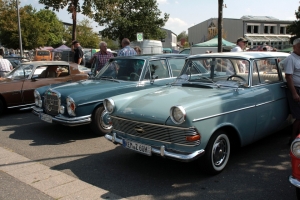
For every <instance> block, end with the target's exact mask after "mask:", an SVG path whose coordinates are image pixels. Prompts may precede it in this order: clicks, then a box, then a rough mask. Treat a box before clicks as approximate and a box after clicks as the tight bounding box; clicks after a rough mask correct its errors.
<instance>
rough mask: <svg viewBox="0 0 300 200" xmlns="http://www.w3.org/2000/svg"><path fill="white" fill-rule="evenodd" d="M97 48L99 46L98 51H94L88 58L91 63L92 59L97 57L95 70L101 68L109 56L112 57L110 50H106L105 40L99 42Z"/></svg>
mask: <svg viewBox="0 0 300 200" xmlns="http://www.w3.org/2000/svg"><path fill="white" fill-rule="evenodd" d="M99 48H100V51H99V52H97V53H95V54H94V55H93V57H92V58H91V60H90V63H93V61H94V60H95V59H97V61H98V63H97V68H96V71H97V72H98V71H100V70H101V69H102V68H103V66H104V65H105V63H107V62H108V61H109V59H110V58H113V57H114V55H113V54H112V53H111V52H109V51H107V43H106V42H104V41H102V42H100V44H99Z"/></svg>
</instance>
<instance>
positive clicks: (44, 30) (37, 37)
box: [0, 0, 63, 49]
mask: <svg viewBox="0 0 300 200" xmlns="http://www.w3.org/2000/svg"><path fill="white" fill-rule="evenodd" d="M19 10H20V21H21V31H22V44H23V47H24V48H25V49H34V48H37V47H41V46H46V45H49V46H56V45H58V44H59V43H60V41H61V40H62V33H63V24H62V22H60V21H59V20H58V18H57V16H56V15H55V13H53V12H52V11H49V10H40V11H38V12H37V10H36V9H34V8H33V7H32V6H31V5H26V6H24V7H21V8H20V9H19ZM0 15H1V16H2V17H1V18H0V27H1V31H0V38H5V40H3V41H1V42H2V44H3V45H5V46H6V47H8V48H14V49H17V48H19V34H18V24H17V22H18V20H17V10H16V5H15V0H9V1H5V3H3V4H2V7H0Z"/></svg>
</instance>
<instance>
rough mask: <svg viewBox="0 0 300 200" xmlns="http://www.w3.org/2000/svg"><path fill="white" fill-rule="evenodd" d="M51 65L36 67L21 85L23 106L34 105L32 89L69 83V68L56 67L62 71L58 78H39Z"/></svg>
mask: <svg viewBox="0 0 300 200" xmlns="http://www.w3.org/2000/svg"><path fill="white" fill-rule="evenodd" d="M51 66H53V65H42V66H37V67H36V68H35V69H34V71H33V72H32V75H31V78H29V79H26V80H25V81H24V84H23V88H22V97H23V103H24V104H31V103H34V95H33V92H34V89H36V88H38V87H42V86H45V85H52V84H57V83H63V82H69V81H71V80H72V78H71V76H70V75H69V66H58V69H59V70H60V69H63V71H62V72H61V73H60V75H63V76H60V75H59V76H58V77H47V76H40V75H42V73H43V71H44V70H47V69H48V68H49V67H51Z"/></svg>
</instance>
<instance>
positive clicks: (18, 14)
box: [16, 0, 23, 57]
mask: <svg viewBox="0 0 300 200" xmlns="http://www.w3.org/2000/svg"><path fill="white" fill-rule="evenodd" d="M16 7H17V16H18V29H19V45H20V56H21V57H23V48H22V35H21V24H20V12H19V0H16Z"/></svg>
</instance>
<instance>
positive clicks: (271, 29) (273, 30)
mask: <svg viewBox="0 0 300 200" xmlns="http://www.w3.org/2000/svg"><path fill="white" fill-rule="evenodd" d="M270 33H272V34H274V33H275V27H274V26H270Z"/></svg>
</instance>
